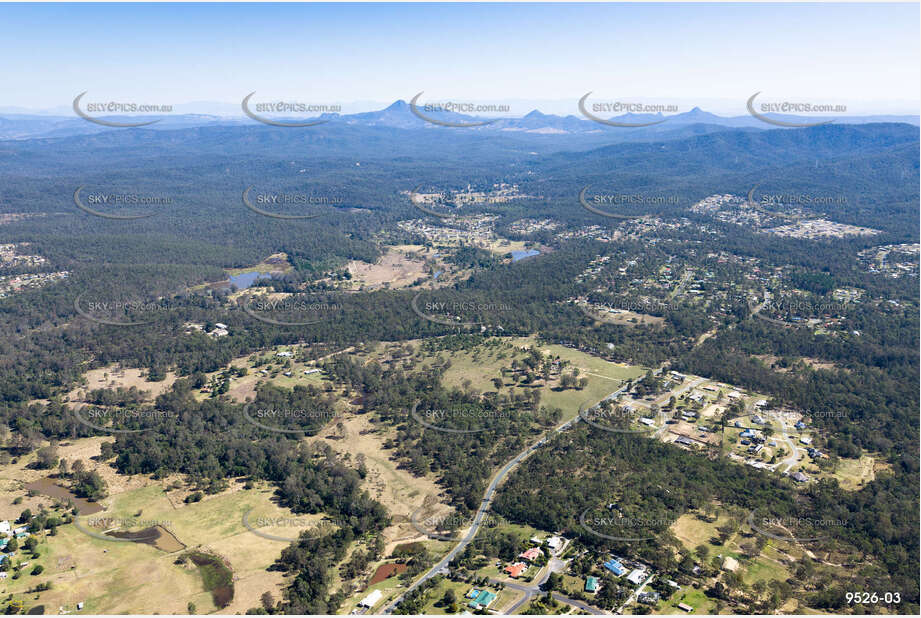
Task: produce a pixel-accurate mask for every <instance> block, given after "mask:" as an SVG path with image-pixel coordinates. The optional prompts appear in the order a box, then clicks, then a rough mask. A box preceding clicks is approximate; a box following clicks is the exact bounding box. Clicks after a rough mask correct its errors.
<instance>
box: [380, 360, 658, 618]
mask: <svg viewBox="0 0 921 618" xmlns="http://www.w3.org/2000/svg"><path fill="white" fill-rule="evenodd" d="M661 372H662V368H661V367H659V368H658V369H656V370H655V371H654V372H653V374H655V375H658V374H660V373H661ZM629 384H630V383H629V382H626V383H624V385H623V386H621V387H620V388H619V389H617V390H616V391H614V392H613V393H611V394H610V395H608V396H607V397H605V399H613V398H614V397H616V396H617V395H619V394H621V393H622V392H624V391H625V390H626V389H627V386H628V385H629ZM577 422H579V416H578V415H577V416H576V417H575V418H573V419H571V420H568V421H566V422H565V423H562V424H560V425H558V426H557V427H556V428H555V429H554V430H553V431H556V432H557V433H559V432H561V431H565V430H566V429H569V428H570V427H571V426H572V425H573V423H577ZM549 433H550V432H549V431H548V432H545V433H544V434H543V435H542V436H541V437H540V439H539V440H537V441H536V442H534V443H533V444H531V445H530V446H529V447H528V448H526V449H525V450H523V451H521V452H520V453H518V454H517V455H516V456H515V457H514V458H513V459H512V460H511V461H509V462H508V463H506V464H505V465H504V466H502V469H501V470H499V472H498V473H497V474H496V475H495V476H494V477H493V480H492V482H491V483H490V484H489V487H487V488H486V493H485V494H484V495H483V500H482V502H480V508H479V509H478V510H477V513H476V516H475V517H474V519H473V525H471V526H470V529H469V531H468V532H467V535H466V536H464V538H462V539H461V540H460V541H459V542H458V544H457V545H456V546H455V547H454V549H452V550H451V551H450V552H448V555H446V556H445V557H444V558H442V559H441V560H439V561H438V563H437V564H435V566H433V567H432V568H431V569H429V570H428V571H426V573H425V575H423V576H422V577H421V578H419V579H417V580H416V581H415V582H413V584H412V585H410V586H409V588H407V589H406V591H405V592H403V593H402V594H401V595H400V596H398V597H397V598H395V599H394V600H393V601H391V602H390V603H388V604H387V605H386V606H385V607H384V608H383V609H382V610H381V612H380V613H382V614H390V613H392V612H393V610H394V608H395V607H396V606H397V605H399V604H400V603H401V602H402V601H403V599H405V598H406V595H407V594H409V593H410V592H412V591H413V590H415V589H416V588H418V587H419V586H421V585H422V584H423V583H425V582H427V581H428V580H430V579H431V578H433V577H435V576H436V575H438V573H439V571H441V570H442V569H445V568H447V566H448V564H450V563H451V561H452V560H454V559H455V558H456V557H457V556H458V555H459V554H460V553H461V552H462V551H463V550H464V548H466V547H467V545H468V544H469V543H470V541H472V540H473V539H474V537H476V534H477V532H479V530H480V526H481V525H482V523H483V518H484V517H485V516H486V513H487V512H488V511H489V507H490V505H491V504H492V499H493V496H494V495H495V493H496V488H497V487H498V486H499V484H500V483H502V481H503V480H505V477H506V476H508V473H509V472H511V471H512V469H513V468H514V467H515V466H517V465H518V464H519V463H521V462H522V461H524V460H525V459H527V458H528V456H530V455H531V453H533V452H534V451H535V450H536V449H537V448H538V447H539V446H540V445H541V444H543V442H544V440H545V439H546V437H547V436H548V435H549ZM547 577H549V571H548V573H547ZM506 585H510V584H506ZM557 596H558V597H559V599H560V600H561V601H562V602H564V603H569V601H572V603H569V604H570V605H574V604H576V603H579V602H578V601H575V600H573V599H568V598H567V597H563V596H562V595H555V597H554V598H556V597H557ZM520 604H521V603H518V604H516V605H515V607H518V606H519V605H520ZM576 607H580V606H579V605H576ZM588 608H589V606H585V608H581V609H585V611H591V609H588ZM513 609H514V608H513ZM510 611H511V610H510ZM595 611H596V612H597V610H595ZM602 613H603V612H602Z"/></svg>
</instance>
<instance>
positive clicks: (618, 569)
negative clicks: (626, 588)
mask: <svg viewBox="0 0 921 618" xmlns="http://www.w3.org/2000/svg"><path fill="white" fill-rule="evenodd" d="M604 568H606V569H607V570H609V571H610V572H611V573H614V575H616V576H618V577H620V576H621V575H623V574H624V573H626V572H627V569H625V568H624V565H622V564H621V563H619V562H618V561H617V560H615V559H614V558H611V559H610V560H608V561H607V562H605V563H604Z"/></svg>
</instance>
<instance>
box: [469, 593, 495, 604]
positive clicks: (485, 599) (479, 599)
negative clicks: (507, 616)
mask: <svg viewBox="0 0 921 618" xmlns="http://www.w3.org/2000/svg"><path fill="white" fill-rule="evenodd" d="M495 600H496V595H495V594H493V593H492V592H490V591H489V590H480V594H478V595H477V596H476V598H475V599H474V600H472V601H470V602H469V603H467V605H468V606H469V607H472V608H473V609H486V608H487V607H489V604H490V603H492V602H493V601H495Z"/></svg>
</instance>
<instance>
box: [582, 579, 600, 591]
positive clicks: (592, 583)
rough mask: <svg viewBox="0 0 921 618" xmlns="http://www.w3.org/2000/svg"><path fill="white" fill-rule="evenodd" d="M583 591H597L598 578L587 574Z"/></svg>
mask: <svg viewBox="0 0 921 618" xmlns="http://www.w3.org/2000/svg"><path fill="white" fill-rule="evenodd" d="M585 591H586V592H598V578H597V577H593V576H591V575H589V576H588V577H586V578H585Z"/></svg>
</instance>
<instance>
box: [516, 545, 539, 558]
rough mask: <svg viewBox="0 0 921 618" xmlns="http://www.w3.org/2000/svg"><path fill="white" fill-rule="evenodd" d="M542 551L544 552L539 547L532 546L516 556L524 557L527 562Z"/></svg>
mask: <svg viewBox="0 0 921 618" xmlns="http://www.w3.org/2000/svg"><path fill="white" fill-rule="evenodd" d="M543 553H544V552H542V551H541V550H540V548H539V547H532V548H531V549H528V550H526V551H523V552H521V553H520V554H518V557H519V558H524V559H525V560H527V561H528V562H532V561H533V560H534V559H535V558H537V557H538V556H540V555H541V554H543Z"/></svg>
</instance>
